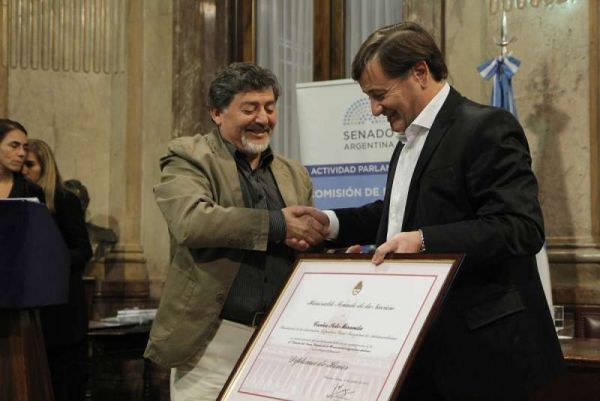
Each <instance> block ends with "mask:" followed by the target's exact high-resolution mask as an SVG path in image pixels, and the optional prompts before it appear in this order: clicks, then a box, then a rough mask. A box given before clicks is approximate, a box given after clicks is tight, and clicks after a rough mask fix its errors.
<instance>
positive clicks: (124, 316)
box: [117, 308, 156, 324]
mask: <svg viewBox="0 0 600 401" xmlns="http://www.w3.org/2000/svg"><path fill="white" fill-rule="evenodd" d="M155 316H156V309H138V308H133V309H122V310H120V311H118V312H117V321H118V322H119V323H138V324H142V323H147V322H151V321H152V320H154V317H155Z"/></svg>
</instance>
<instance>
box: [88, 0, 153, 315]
mask: <svg viewBox="0 0 600 401" xmlns="http://www.w3.org/2000/svg"><path fill="white" fill-rule="evenodd" d="M143 6H144V4H143V1H142V0H129V1H128V3H127V13H126V23H125V27H126V28H125V29H126V49H127V52H126V54H127V55H126V68H125V73H124V74H121V75H120V76H119V75H117V76H115V77H114V78H113V81H112V85H113V87H114V92H115V93H116V94H117V96H115V101H114V104H113V105H112V107H113V122H112V126H111V128H112V130H111V132H110V167H109V169H110V171H109V186H110V191H109V207H108V210H109V215H110V216H111V217H112V218H111V226H113V227H112V228H113V229H114V230H115V231H116V232H118V235H119V241H118V243H117V244H116V245H115V246H114V247H113V248H112V249H111V251H110V253H109V254H108V255H106V257H105V258H104V259H103V260H101V261H99V262H97V263H96V264H95V266H94V268H93V270H92V271H93V273H94V275H95V276H96V277H97V279H98V285H97V292H96V298H97V300H98V302H97V308H98V309H97V310H96V313H97V314H98V315H101V316H102V315H104V316H105V315H112V314H114V313H115V311H116V309H119V308H122V307H127V306H134V305H135V306H142V307H143V306H144V303H145V300H146V298H148V295H149V286H148V272H147V269H146V258H145V256H144V252H143V249H142V245H141V209H142V202H141V199H142V196H141V194H142V179H141V178H142V154H143V144H142V131H143V113H142V109H143V77H144V74H143V29H144V19H143V11H144V8H143Z"/></svg>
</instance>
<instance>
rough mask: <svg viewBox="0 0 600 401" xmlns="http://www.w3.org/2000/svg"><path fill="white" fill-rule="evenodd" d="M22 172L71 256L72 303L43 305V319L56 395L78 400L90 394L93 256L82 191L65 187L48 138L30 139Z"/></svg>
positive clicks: (59, 400)
mask: <svg viewBox="0 0 600 401" xmlns="http://www.w3.org/2000/svg"><path fill="white" fill-rule="evenodd" d="M23 174H24V175H25V178H27V179H28V180H29V181H31V182H34V183H36V184H38V185H39V186H41V187H42V189H43V190H44V194H45V197H46V206H48V209H49V210H50V212H51V213H52V216H53V217H54V219H55V221H56V224H57V225H58V228H59V230H60V232H61V234H62V236H63V238H64V240H65V243H66V244H67V247H68V248H69V253H70V256H71V274H70V278H69V301H68V304H66V305H57V306H50V307H46V308H43V309H42V311H41V321H42V331H43V333H44V339H45V342H46V351H47V353H48V364H49V366H50V375H51V376H52V386H53V388H54V398H55V400H56V401H63V400H77V401H79V400H82V399H83V398H84V394H85V370H86V369H85V335H86V331H87V324H88V317H87V313H86V312H87V307H86V304H85V294H84V286H83V279H82V273H83V270H84V268H85V265H86V263H87V262H88V261H89V260H90V258H91V256H92V249H91V247H90V240H89V237H88V233H87V229H86V225H85V218H84V213H83V210H82V208H81V203H80V202H79V199H78V198H77V196H76V195H75V194H73V193H72V192H70V191H68V190H67V189H65V188H64V186H63V182H62V179H61V177H60V173H59V171H58V168H57V166H56V161H55V160H54V156H53V154H52V150H51V149H50V147H49V146H48V144H46V143H45V142H44V141H41V140H39V139H32V140H30V141H29V150H28V153H27V156H26V159H25V163H24V166H23Z"/></svg>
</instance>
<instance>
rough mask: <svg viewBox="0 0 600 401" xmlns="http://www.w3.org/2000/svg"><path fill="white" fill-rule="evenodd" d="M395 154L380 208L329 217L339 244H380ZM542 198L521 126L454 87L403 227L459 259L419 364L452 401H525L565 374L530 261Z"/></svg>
mask: <svg viewBox="0 0 600 401" xmlns="http://www.w3.org/2000/svg"><path fill="white" fill-rule="evenodd" d="M401 150H402V144H399V145H398V147H397V148H396V149H395V151H394V153H393V156H392V160H391V162H390V169H389V175H388V179H387V188H386V196H385V199H384V201H378V202H374V203H371V204H368V205H365V206H363V207H360V208H348V209H338V210H336V211H335V212H336V214H337V216H338V218H339V221H340V236H339V240H338V241H339V242H338V245H351V244H355V243H373V242H375V243H377V244H378V245H379V244H381V243H382V242H384V241H385V239H386V236H387V226H388V210H389V202H390V194H391V185H392V182H393V180H394V173H395V170H396V164H397V162H398V158H399V155H400V151H401ZM537 195H538V187H537V181H536V179H535V176H534V175H533V172H532V171H531V157H530V154H529V147H528V144H527V140H526V138H525V134H524V132H523V129H522V128H521V126H520V125H519V123H518V122H517V121H516V119H515V118H514V117H513V116H512V115H511V114H510V113H508V112H506V111H504V110H501V109H497V108H491V107H488V106H482V105H479V104H476V103H474V102H471V101H469V100H468V99H466V98H464V97H462V96H461V95H460V94H459V93H458V92H457V91H455V90H454V89H452V88H451V90H450V94H449V95H448V98H447V99H446V101H445V103H444V105H443V107H442V109H441V110H440V112H439V113H438V115H437V117H436V118H435V121H434V123H433V125H432V127H431V129H430V131H429V134H428V136H427V139H426V141H425V145H424V147H423V150H422V152H421V155H420V157H419V160H418V162H417V165H416V168H415V171H414V174H413V177H412V180H411V183H410V187H409V192H408V199H407V205H406V211H405V218H404V221H403V223H402V229H403V231H413V230H417V229H421V230H422V231H423V236H424V238H425V244H426V248H427V251H426V252H428V253H466V257H465V259H464V262H463V264H462V266H461V268H460V270H459V272H458V274H457V277H456V279H455V281H454V283H453V285H452V287H451V289H450V292H449V294H448V296H447V298H446V300H445V302H444V306H443V307H442V309H441V311H440V313H439V315H438V318H437V320H436V321H435V322H434V324H433V326H432V327H431V329H430V331H429V332H428V334H427V336H426V337H425V341H424V343H423V346H422V347H421V350H420V351H419V354H418V356H417V362H418V365H419V366H425V367H426V368H425V371H426V372H428V373H427V374H428V375H430V376H431V377H430V378H429V379H428V380H433V382H434V383H435V385H436V387H437V388H438V390H439V391H440V392H441V393H442V394H444V396H445V397H446V399H448V400H471V399H477V400H479V399H481V400H488V401H493V400H509V399H521V398H524V397H525V394H527V393H528V392H530V391H531V390H532V389H533V388H535V387H539V386H540V385H541V384H543V383H545V382H547V381H548V380H550V379H551V378H552V377H554V376H555V375H556V374H558V373H559V372H561V371H562V369H563V360H562V353H561V350H560V345H559V343H558V340H557V337H556V334H555V332H554V329H553V324H552V321H551V318H550V313H549V310H548V306H547V304H546V301H545V298H544V294H543V290H542V286H541V282H540V279H539V275H538V273H537V266H536V262H535V254H536V252H538V251H539V250H540V248H541V247H542V245H543V242H544V229H543V218H542V212H541V209H540V205H539V202H538V198H537ZM411 374H412V372H411ZM413 376H414V375H413ZM410 378H411V375H410V374H409V379H410ZM417 380H418V379H417Z"/></svg>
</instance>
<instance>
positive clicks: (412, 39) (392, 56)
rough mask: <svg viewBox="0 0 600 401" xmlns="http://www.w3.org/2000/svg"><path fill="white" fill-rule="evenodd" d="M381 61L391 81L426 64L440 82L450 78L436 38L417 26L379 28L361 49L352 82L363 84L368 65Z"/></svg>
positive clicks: (354, 62) (411, 24)
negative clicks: (422, 63)
mask: <svg viewBox="0 0 600 401" xmlns="http://www.w3.org/2000/svg"><path fill="white" fill-rule="evenodd" d="M375 57H378V58H379V63H380V64H381V68H382V69H383V71H384V72H385V73H386V75H387V76H388V77H390V78H396V77H402V76H404V75H405V74H406V73H407V72H408V70H410V69H411V68H412V67H413V66H414V65H415V64H416V63H418V62H419V61H425V62H426V63H427V66H428V67H429V71H430V72H431V75H432V76H433V78H434V79H435V80H436V81H441V80H442V79H445V78H446V77H448V67H447V66H446V62H445V61H444V56H442V52H441V51H440V49H439V47H438V46H437V45H436V44H435V40H434V39H433V37H432V36H431V35H430V34H429V32H427V31H426V30H425V29H424V28H423V27H422V26H421V25H419V24H417V23H415V22H400V23H398V24H394V25H388V26H385V27H383V28H379V29H378V30H376V31H375V32H373V33H372V34H371V35H370V36H369V37H368V38H367V40H365V41H364V43H363V44H362V45H361V46H360V49H358V52H357V53H356V56H354V61H352V78H353V79H354V80H355V81H358V80H360V77H361V76H362V74H363V72H364V70H365V68H366V66H367V64H368V63H369V61H371V60H372V59H373V58H375Z"/></svg>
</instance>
